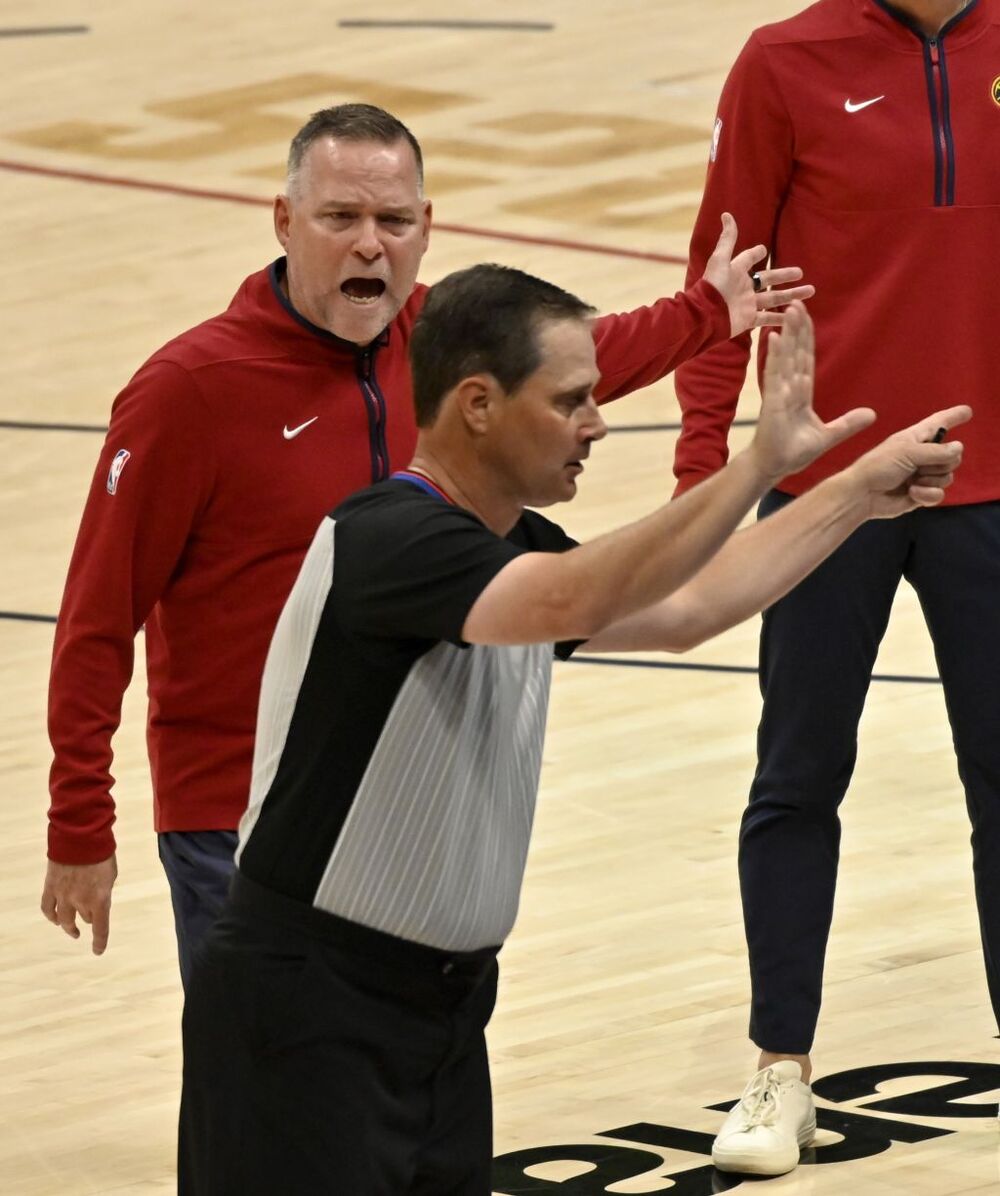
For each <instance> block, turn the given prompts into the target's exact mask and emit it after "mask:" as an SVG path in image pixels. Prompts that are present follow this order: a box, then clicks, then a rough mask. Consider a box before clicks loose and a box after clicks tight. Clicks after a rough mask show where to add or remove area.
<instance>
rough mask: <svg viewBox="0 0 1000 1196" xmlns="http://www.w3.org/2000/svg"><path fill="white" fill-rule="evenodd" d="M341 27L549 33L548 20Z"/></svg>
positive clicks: (352, 23)
mask: <svg viewBox="0 0 1000 1196" xmlns="http://www.w3.org/2000/svg"><path fill="white" fill-rule="evenodd" d="M337 24H338V25H339V26H340V27H341V29H499V30H502V31H504V32H507V33H549V32H551V31H552V30H553V29H555V25H553V24H551V23H550V22H548V21H414V20H410V21H391V20H386V21H381V20H371V19H360V20H344V21H338V22H337Z"/></svg>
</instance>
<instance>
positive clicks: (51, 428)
mask: <svg viewBox="0 0 1000 1196" xmlns="http://www.w3.org/2000/svg"><path fill="white" fill-rule="evenodd" d="M0 428H11V429H13V430H14V431H16V432H101V433H104V432H106V431H107V430H108V428H107V425H106V424H42V423H33V422H29V421H28V420H22V419H0Z"/></svg>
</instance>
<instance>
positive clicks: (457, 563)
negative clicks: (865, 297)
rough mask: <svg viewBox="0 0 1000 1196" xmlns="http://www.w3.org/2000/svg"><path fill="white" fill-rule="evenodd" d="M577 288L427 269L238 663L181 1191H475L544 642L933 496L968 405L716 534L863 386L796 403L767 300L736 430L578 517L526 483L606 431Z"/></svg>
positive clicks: (548, 658)
mask: <svg viewBox="0 0 1000 1196" xmlns="http://www.w3.org/2000/svg"><path fill="white" fill-rule="evenodd" d="M592 316H593V311H592V309H591V308H589V307H588V306H586V305H585V304H584V303H582V302H581V301H580V300H578V299H576V298H574V297H573V296H571V295H568V294H566V293H565V292H563V291H561V290H559V289H558V288H556V287H554V286H551V285H549V284H547V283H544V282H541V281H539V280H538V279H535V278H532V277H530V276H528V275H525V274H521V273H520V272H518V271H515V270H509V269H504V268H502V267H498V266H477V267H474V268H473V269H471V270H466V271H463V272H460V273H458V274H453V275H450V276H449V277H448V278H447V279H445V280H444V281H443V282H441V283H439V284H438V285H437V286H435V287H434V288H432V289H431V291H430V294H429V297H428V299H427V302H426V305H425V307H424V309H423V311H422V313H421V315H420V318H419V321H418V323H417V326H416V328H415V331H414V335H413V340H412V349H411V358H412V367H413V377H414V401H415V405H416V418H417V424H418V427H419V437H418V442H417V449H416V455H415V457H414V459H413V461H412V463H411V465H410V467H409V469H407V470H406V471H404V472H401V473H397V474H395V475H394V476H393V477H392V478H390V479H389V480H387V481H384V482H381V483H379V484H377V485H375V486H372V487H370V488H369V489H367V490H364V491H362V492H361V493H359V494H356V495H355V496H353V497H351V498H349V499H347V500H346V501H345V502H343V503H342V504H341V505H340V506H339V507H338V508H337V509H336V510H335V511H334V513H333V514H332V515H331V516H330V517H329V518H327V519H326V520H325V521H324V522H323V524H322V526H321V527H320V529H319V531H318V532H317V534H316V537H315V539H314V540H313V543H312V546H311V548H310V549H309V552H308V554H307V556H306V559H305V562H304V565H303V567H302V570H301V572H300V574H299V577H298V580H297V581H296V583H295V586H294V588H293V590H292V593H291V595H290V597H289V599H288V602H287V604H286V605H285V608H284V611H283V613H282V615H281V617H280V619H279V622H278V625H277V628H276V630H275V634H274V638H273V641H272V643H271V648H270V652H269V655H268V659H267V665H266V668H265V672H264V680H263V687H262V694H261V705H260V713H259V719H258V732H257V740H256V746H255V754H254V765H253V784H252V791H251V796H250V804H249V807H248V809H247V812H246V814H245V815H244V817H243V820H242V823H241V826H240V838H239V847H238V851H237V863H238V868H237V872H236V876H235V879H234V884H233V888H232V891H231V896H230V899H229V903H228V905H227V907H226V909H225V911H224V913H223V915H222V918H221V920H220V921H219V922H218V923H217V924H216V926H215V927H214V928H213V929H212V930H211V931H210V932H209V934H208V936H207V938H206V940H205V941H204V944H203V947H202V949H201V951H200V953H199V955H198V956H197V958H196V961H195V966H194V971H193V975H192V978H191V984H190V986H189V989H188V994H187V1001H186V1005H185V1011H184V1051H185V1061H184V1091H183V1099H182V1108H181V1127H180V1130H181V1134H180V1158H179V1191H180V1192H181V1193H182V1196H229V1194H232V1196H237V1194H239V1196H247V1194H253V1193H260V1194H261V1196H263V1194H265V1193H267V1194H268V1196H273V1194H274V1193H279V1192H280V1193H282V1194H285V1196H319V1194H320V1193H352V1194H356V1196H362V1194H363V1196H401V1194H403V1193H407V1194H412V1196H432V1194H433V1196H488V1194H489V1193H490V1191H491V1184H490V1166H491V1155H492V1142H491V1098H490V1084H489V1072H488V1065H487V1057H486V1046H485V1040H484V1029H485V1026H486V1023H487V1021H488V1020H489V1017H490V1014H491V1012H492V1009H493V1003H494V999H495V995H496V979H497V961H496V956H497V952H498V950H499V948H500V945H501V944H502V943H503V941H504V939H505V938H506V936H507V934H508V933H509V931H510V929H511V927H512V926H513V924H514V919H515V916H516V912H517V904H518V896H519V891H520V886H521V878H522V874H523V871H524V865H525V857H526V854H527V850H528V840H529V836H530V832H531V824H532V816H533V811H534V804H535V796H536V790H537V785H538V776H539V770H540V767H541V755H542V741H543V735H544V725H545V715H546V706H547V699H548V690H549V680H550V672H551V667H552V657H553V654H555V655H556V656H559V657H566V656H568V655H569V654H570V653H571V652H572V651H573V650H574V647H575V646H576V645H577V644H578V643H579V642H581V641H584V640H586V641H588V648H589V649H591V650H596V651H600V650H608V651H621V650H623V649H683V648H685V647H688V646H690V645H692V644H693V643H695V642H697V641H698V640H700V639H702V638H705V637H706V636H708V635H711V634H714V633H715V632H717V631H719V630H721V629H722V628H724V627H726V626H730V625H731V624H733V623H734V622H737V621H738V620H740V619H742V618H745V617H746V616H748V615H749V614H751V613H752V612H754V611H756V610H758V609H760V607H761V605H763V604H764V603H766V602H770V601H772V600H773V599H774V598H775V597H776V596H777V595H778V594H779V593H781V592H782V591H783V590H785V589H787V588H788V587H789V586H791V585H793V584H795V582H796V581H797V580H798V579H799V578H800V577H801V576H802V575H803V574H804V573H805V572H806V571H807V570H808V569H809V568H811V567H812V566H813V565H815V564H816V563H817V562H818V561H819V560H820V559H821V558H822V557H823V556H824V555H825V554H826V553H828V552H829V551H831V550H832V549H833V548H834V547H835V546H836V544H837V543H839V542H840V541H841V540H842V539H843V538H844V537H845V536H846V535H848V534H849V533H850V532H851V531H852V530H853V529H854V528H856V527H857V526H858V525H859V524H860V523H861V522H863V521H864V520H865V519H867V518H869V517H872V516H888V515H894V514H899V513H901V512H903V511H906V510H911V509H913V508H914V507H915V506H917V505H924V504H934V503H937V502H939V501H940V500H941V498H942V497H943V487H944V486H946V485H948V484H949V483H950V481H951V477H952V471H953V470H954V469H955V467H956V466H957V465H958V462H959V460H960V456H961V446H960V444H959V443H958V442H952V443H946V444H935V443H930V441H931V439H932V437H933V435H934V432H935V431H936V429H937V428H938V427H946V428H951V427H952V426H954V425H957V424H959V423H961V422H963V421H964V420H965V419H967V418H968V417H969V414H970V413H969V410H968V408H964V407H956V408H952V409H950V410H948V411H945V412H941V413H938V414H936V415H934V416H932V417H930V419H928V420H925V421H924V422H923V423H921V424H919V425H917V426H915V427H914V428H911V429H909V430H907V431H906V432H901V433H897V435H896V436H894V437H892V438H891V439H890V440H889V441H887V442H886V443H885V444H883V445H882V446H880V447H879V448H876V449H874V450H872V452H870V453H868V454H867V455H866V456H864V457H862V458H861V459H860V460H859V461H858V462H857V463H856V464H855V465H853V466H852V467H851V468H850V469H849V470H847V471H845V472H844V473H841V474H838V475H836V476H835V477H833V478H831V479H829V480H828V481H826V482H824V483H823V484H822V485H820V486H817V487H816V488H815V489H814V490H813V491H811V492H810V494H808V495H806V496H805V497H804V498H802V499H800V500H797V501H796V502H794V503H791V504H789V506H788V507H787V509H785V510H783V511H782V512H780V513H779V514H778V515H775V516H774V517H773V518H771V519H768V520H766V521H764V522H763V523H761V524H759V525H757V526H755V527H753V528H750V529H748V530H746V531H741V532H738V533H736V534H734V529H735V528H736V527H737V525H738V524H739V522H740V520H741V519H742V518H743V517H744V515H745V514H746V513H747V512H748V511H749V510H750V508H751V506H752V505H753V503H754V502H756V501H757V500H758V499H759V497H760V496H761V495H762V494H763V493H764V492H765V491H766V490H767V489H768V488H769V487H771V486H773V485H774V484H775V482H776V481H777V480H778V479H780V478H781V477H783V476H784V475H785V474H787V473H789V472H790V471H792V470H795V469H799V468H801V467H802V466H803V465H804V464H805V463H806V462H808V461H811V460H812V459H813V458H814V457H816V456H817V455H818V454H819V453H821V452H823V451H824V450H825V449H827V448H829V447H830V446H832V445H833V444H836V443H838V442H839V441H840V440H842V439H844V438H845V437H846V436H848V435H850V434H852V433H853V432H854V431H856V430H858V429H860V428H862V427H865V426H867V425H868V424H869V423H870V422H871V420H872V419H873V418H874V415H873V413H872V412H871V411H866V410H856V411H852V412H849V413H847V414H846V415H843V416H841V417H840V418H839V419H837V420H834V421H832V422H831V423H829V424H824V423H822V422H821V421H820V420H819V419H817V418H816V416H815V415H814V413H813V411H812V407H811V383H812V339H811V338H812V332H811V324H810V322H809V319H808V316H807V315H806V314H805V311H804V309H803V308H802V307H801V306H800V305H794V306H793V308H792V309H790V314H789V318H788V321H787V323H786V327H785V330H784V331H783V333H782V335H781V336H780V338H776V340H775V342H774V348H773V349H772V352H771V354H770V356H769V358H768V374H767V378H766V383H765V399H764V403H763V407H762V412H761V418H760V422H759V425H758V428H757V431H756V434H755V436H754V439H753V442H752V444H751V445H750V447H749V448H748V449H747V450H746V451H745V452H743V453H741V454H739V455H738V456H737V457H736V458H734V460H733V461H732V462H731V464H729V465H728V466H727V467H726V468H725V469H723V470H722V471H720V472H719V473H718V474H717V475H716V476H715V477H713V478H712V479H710V480H708V481H706V482H705V483H704V484H703V485H701V486H699V487H698V488H697V489H696V490H694V491H692V493H691V494H689V495H685V496H684V497H682V498H680V499H678V500H677V501H675V502H673V503H670V504H669V505H667V506H665V507H662V508H660V509H659V510H657V511H655V512H654V513H653V514H652V515H650V516H648V517H647V518H645V519H643V520H641V521H639V522H637V523H635V524H632V525H630V526H627V527H624V528H622V529H620V530H618V531H616V532H613V533H611V534H609V535H606V536H603V537H601V538H600V539H598V540H595V541H593V542H592V543H589V544H586V545H582V546H577V545H574V543H573V541H571V540H570V539H569V538H568V537H567V536H566V535H565V533H564V532H563V531H562V530H561V529H560V528H559V527H557V526H556V525H555V524H554V523H552V522H550V521H549V520H547V519H545V518H544V517H543V516H541V515H539V514H538V513H536V512H535V511H531V510H527V509H526V508H527V507H529V506H531V507H545V506H550V505H552V504H554V503H556V502H560V501H565V500H568V499H571V498H572V497H573V495H574V494H575V492H576V484H577V478H578V476H579V475H580V473H581V472H582V470H583V468H584V462H585V460H586V458H587V456H588V454H589V452H590V449H591V447H592V445H593V444H594V443H595V442H596V441H598V440H599V439H601V437H603V436H604V434H605V432H606V428H605V425H604V422H603V420H602V418H601V415H600V412H599V410H598V407H597V405H596V403H595V401H594V391H595V388H596V387H597V384H598V371H597V366H596V358H595V349H594V339H593V336H592V331H591V320H592ZM553 645H554V650H553Z"/></svg>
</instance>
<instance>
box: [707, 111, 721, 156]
mask: <svg viewBox="0 0 1000 1196" xmlns="http://www.w3.org/2000/svg"><path fill="white" fill-rule="evenodd" d="M721 136H722V117H721V116H720V117H718V118H717V120H716V122H715V128H714V129H713V130H712V148H711V150H709V155H708V156H709V158H710V159H711V161H713V162H714V161H715V159H716V157H717V156H718V153H719V138H720V137H721Z"/></svg>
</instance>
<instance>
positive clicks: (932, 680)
mask: <svg viewBox="0 0 1000 1196" xmlns="http://www.w3.org/2000/svg"><path fill="white" fill-rule="evenodd" d="M565 663H566V664H603V665H612V666H614V667H615V668H620V669H679V670H682V671H686V672H692V673H747V674H750V673H753V674H756V673H757V669H756V667H755V666H753V665H748V664H697V663H695V662H694V661H689V660H623V659H622V658H621V657H620V656H571V657H570V658H569V660H568V661H566V662H565ZM872 680H873V681H893V682H901V683H903V684H905V685H940V684H941V678H940V677H911V676H907V675H906V674H904V673H873V674H872Z"/></svg>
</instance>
